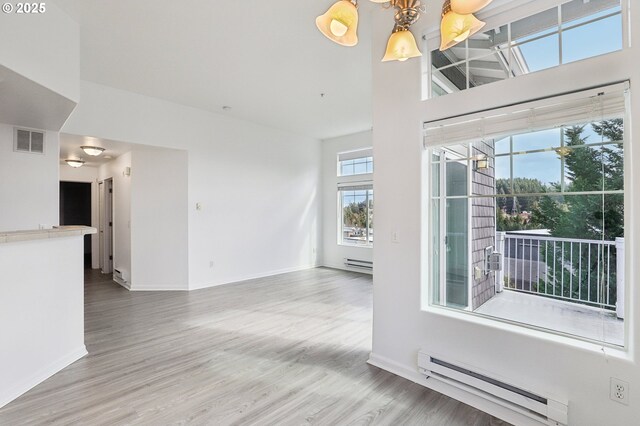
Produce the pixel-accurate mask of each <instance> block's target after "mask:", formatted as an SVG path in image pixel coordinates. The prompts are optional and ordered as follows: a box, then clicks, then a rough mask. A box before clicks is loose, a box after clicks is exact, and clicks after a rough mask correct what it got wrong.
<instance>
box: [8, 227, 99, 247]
mask: <svg viewBox="0 0 640 426" xmlns="http://www.w3.org/2000/svg"><path fill="white" fill-rule="evenodd" d="M97 232H98V230H97V229H96V228H91V227H89V226H59V227H56V228H52V229H33V230H26V231H10V232H0V244H4V243H13V242H18V241H31V240H44V239H48V238H62V237H76V236H82V235H88V234H95V233H97Z"/></svg>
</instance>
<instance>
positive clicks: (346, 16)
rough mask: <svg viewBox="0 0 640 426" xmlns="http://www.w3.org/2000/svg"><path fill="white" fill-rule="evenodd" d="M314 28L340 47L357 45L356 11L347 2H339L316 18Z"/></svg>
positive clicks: (341, 0)
mask: <svg viewBox="0 0 640 426" xmlns="http://www.w3.org/2000/svg"><path fill="white" fill-rule="evenodd" d="M316 26H317V27H318V29H319V30H320V32H321V33H322V34H324V35H325V37H327V38H328V39H329V40H331V41H334V42H336V43H338V44H339V45H342V46H355V45H356V44H358V9H356V7H355V5H354V4H353V3H351V2H350V1H349V0H339V1H337V2H336V3H334V4H333V6H331V7H330V8H329V10H328V11H327V13H325V14H324V15H320V16H318V18H317V19H316Z"/></svg>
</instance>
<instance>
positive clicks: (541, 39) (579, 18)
mask: <svg viewBox="0 0 640 426" xmlns="http://www.w3.org/2000/svg"><path fill="white" fill-rule="evenodd" d="M622 28H623V25H622V7H621V4H620V0H590V1H584V0H573V1H570V2H567V3H564V4H562V5H561V6H557V7H554V8H552V9H549V10H545V11H542V12H540V13H537V14H535V15H532V16H528V17H526V18H524V19H520V20H518V21H515V22H511V23H509V24H505V25H502V26H499V27H496V28H493V29H491V30H489V31H485V32H482V33H478V34H475V35H474V36H472V37H471V38H470V39H468V40H467V41H465V42H463V43H461V44H459V45H458V46H455V47H453V48H451V49H449V50H447V51H445V52H440V51H439V50H432V51H431V54H430V65H429V69H430V74H429V76H430V78H429V80H430V81H429V85H428V92H429V93H428V94H427V96H428V97H437V96H442V95H445V94H448V93H452V92H457V91H460V90H465V89H469V88H473V87H478V86H482V85H484V84H489V83H493V82H495V81H500V80H504V79H507V78H514V77H518V76H520V75H524V74H529V73H532V72H536V71H540V70H543V69H547V68H551V67H555V66H558V65H562V64H568V63H570V62H575V61H578V60H581V59H586V58H591V57H594V56H598V55H602V54H605V53H610V52H614V51H617V50H620V49H622V44H623V30H622ZM437 43H438V41H437V40H432V41H430V43H429V44H430V45H433V46H432V47H435V46H436V45H438V44H437Z"/></svg>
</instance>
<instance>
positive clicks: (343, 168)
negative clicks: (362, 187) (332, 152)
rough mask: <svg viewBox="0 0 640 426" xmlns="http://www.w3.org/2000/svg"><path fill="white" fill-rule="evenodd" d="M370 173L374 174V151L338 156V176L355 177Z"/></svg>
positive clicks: (353, 152) (360, 151)
mask: <svg viewBox="0 0 640 426" xmlns="http://www.w3.org/2000/svg"><path fill="white" fill-rule="evenodd" d="M368 173H373V150H372V149H370V148H369V149H363V150H358V151H351V152H343V153H340V154H338V176H354V175H363V174H368Z"/></svg>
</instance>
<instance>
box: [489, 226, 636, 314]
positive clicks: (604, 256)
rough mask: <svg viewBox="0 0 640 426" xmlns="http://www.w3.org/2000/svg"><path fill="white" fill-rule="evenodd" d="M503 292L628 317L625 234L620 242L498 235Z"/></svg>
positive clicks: (525, 235)
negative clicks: (550, 299) (518, 292)
mask: <svg viewBox="0 0 640 426" xmlns="http://www.w3.org/2000/svg"><path fill="white" fill-rule="evenodd" d="M496 241H497V249H498V251H499V252H501V253H502V255H503V262H504V263H503V268H502V271H501V273H500V274H499V276H498V278H497V279H498V284H497V288H498V291H501V290H502V289H503V288H504V289H507V290H513V291H520V292H525V293H532V294H536V295H540V296H545V297H550V298H554V299H560V300H564V301H567V302H573V303H578V304H582V305H589V306H594V307H597V308H601V309H606V310H611V311H616V313H617V316H618V317H619V318H624V291H625V290H624V238H618V239H616V241H602V240H587V239H573V238H556V237H548V236H540V235H531V234H529V235H527V234H520V233H505V232H498V233H497V238H496Z"/></svg>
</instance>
